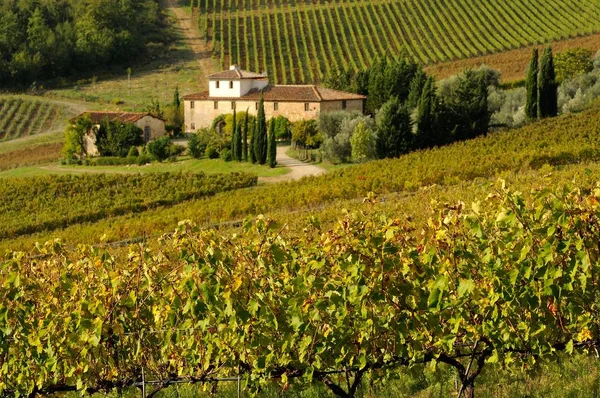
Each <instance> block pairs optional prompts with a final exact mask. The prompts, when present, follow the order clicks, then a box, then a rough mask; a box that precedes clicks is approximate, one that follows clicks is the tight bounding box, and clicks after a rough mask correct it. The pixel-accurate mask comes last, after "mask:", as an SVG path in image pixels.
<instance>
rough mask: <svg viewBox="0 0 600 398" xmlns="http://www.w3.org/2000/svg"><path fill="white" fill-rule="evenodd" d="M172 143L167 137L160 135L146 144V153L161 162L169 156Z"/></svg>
mask: <svg viewBox="0 0 600 398" xmlns="http://www.w3.org/2000/svg"><path fill="white" fill-rule="evenodd" d="M172 145H173V144H172V143H171V139H170V138H169V137H161V138H159V139H157V140H154V141H151V142H149V143H148V145H147V146H146V147H147V149H148V153H149V154H150V155H152V156H153V157H154V159H156V160H158V161H159V162H162V161H163V160H166V159H168V158H169V157H170V156H171V148H170V146H172Z"/></svg>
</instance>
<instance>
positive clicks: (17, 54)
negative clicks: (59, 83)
mask: <svg viewBox="0 0 600 398" xmlns="http://www.w3.org/2000/svg"><path fill="white" fill-rule="evenodd" d="M0 5H1V7H0V85H3V86H7V85H13V84H31V83H32V82H34V81H36V80H38V79H52V78H56V77H65V76H69V75H73V74H78V73H80V72H79V71H82V70H90V69H91V70H93V69H98V68H101V67H102V66H106V65H113V64H123V63H125V62H131V60H132V58H135V57H136V56H141V55H144V54H145V50H146V45H147V44H148V43H165V42H166V41H167V40H169V39H168V36H169V35H165V33H164V24H163V21H162V17H161V13H160V9H159V5H158V3H157V2H156V1H155V0H85V1H76V0H55V1H42V2H40V1H35V0H0Z"/></svg>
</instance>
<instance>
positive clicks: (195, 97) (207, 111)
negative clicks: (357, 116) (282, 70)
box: [183, 65, 366, 132]
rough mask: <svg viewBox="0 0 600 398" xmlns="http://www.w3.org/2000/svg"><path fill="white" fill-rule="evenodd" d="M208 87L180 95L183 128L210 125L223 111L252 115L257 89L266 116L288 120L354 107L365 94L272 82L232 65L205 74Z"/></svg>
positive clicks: (194, 128) (361, 102) (264, 76)
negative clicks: (261, 98)
mask: <svg viewBox="0 0 600 398" xmlns="http://www.w3.org/2000/svg"><path fill="white" fill-rule="evenodd" d="M208 88H209V89H208V91H204V92H201V93H197V94H190V95H186V96H184V97H183V101H184V119H185V131H186V132H193V131H196V130H197V129H199V128H203V127H210V125H211V123H212V121H213V120H214V119H215V118H216V117H217V116H219V115H221V114H224V113H232V112H233V109H236V111H237V112H245V111H246V110H248V111H249V113H251V114H254V115H256V113H257V111H258V103H259V101H260V96H261V93H262V95H263V98H264V104H265V115H266V117H267V119H270V118H272V117H277V116H284V117H286V118H288V119H289V120H290V121H292V122H296V121H298V120H303V119H315V118H316V117H317V116H318V115H319V113H320V112H331V111H341V110H357V111H360V112H362V111H363V105H364V101H365V99H366V97H365V96H364V95H358V94H353V93H347V92H344V91H337V90H331V89H328V88H323V87H318V86H314V85H272V84H269V79H268V78H267V76H266V75H265V74H260V73H254V72H248V71H245V70H242V69H240V68H239V67H238V66H237V65H232V66H231V67H230V69H229V70H226V71H223V72H219V73H216V74H213V75H210V76H209V77H208Z"/></svg>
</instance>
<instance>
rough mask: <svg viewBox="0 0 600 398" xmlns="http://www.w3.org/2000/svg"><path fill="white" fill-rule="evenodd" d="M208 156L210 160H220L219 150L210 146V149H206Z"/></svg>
mask: <svg viewBox="0 0 600 398" xmlns="http://www.w3.org/2000/svg"><path fill="white" fill-rule="evenodd" d="M206 156H207V157H208V158H209V159H218V158H219V151H217V148H214V147H212V146H210V147H208V148H206Z"/></svg>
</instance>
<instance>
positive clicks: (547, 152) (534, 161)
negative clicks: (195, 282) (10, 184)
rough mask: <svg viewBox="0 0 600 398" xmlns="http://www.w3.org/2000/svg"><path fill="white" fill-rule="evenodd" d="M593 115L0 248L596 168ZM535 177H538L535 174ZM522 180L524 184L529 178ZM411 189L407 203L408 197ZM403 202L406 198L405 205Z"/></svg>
mask: <svg viewBox="0 0 600 398" xmlns="http://www.w3.org/2000/svg"><path fill="white" fill-rule="evenodd" d="M599 121H600V106H599V105H596V106H595V107H594V108H592V109H590V110H588V111H586V112H583V113H581V114H575V115H565V116H561V117H558V118H554V119H550V120H545V121H542V122H539V123H535V124H532V125H529V126H527V127H524V128H521V129H516V130H511V131H500V132H496V133H492V134H490V135H488V136H487V137H481V138H477V139H474V140H470V141H466V142H459V143H455V144H453V145H450V146H447V147H443V148H438V149H433V150H428V151H419V152H414V153H412V154H409V155H407V156H403V157H401V158H400V159H396V160H386V161H378V162H371V163H367V164H364V165H359V166H350V167H345V168H343V169H341V170H336V171H333V172H329V173H328V174H327V175H324V176H320V177H311V178H308V179H303V180H301V181H295V182H289V183H283V184H274V185H266V186H260V187H257V188H254V189H251V190H247V191H246V190H244V191H233V192H228V193H221V194H216V195H215V196H213V197H210V198H207V199H201V200H192V201H187V202H186V203H185V204H180V205H174V206H172V207H170V208H168V209H155V210H152V209H151V210H148V211H146V212H144V214H143V216H140V215H136V216H129V215H125V216H118V217H109V218H106V219H101V220H97V221H96V222H94V223H91V224H88V223H85V224H76V225H72V226H69V227H67V228H65V229H63V230H55V231H53V232H52V233H51V234H48V233H36V234H33V235H30V236H22V237H19V238H17V239H14V240H5V241H3V242H0V248H3V249H4V248H14V249H23V248H28V247H31V246H32V245H33V244H34V243H35V242H36V241H38V242H41V241H45V240H48V239H50V238H51V237H61V238H63V239H64V240H65V242H67V243H68V244H77V243H93V242H95V241H97V238H98V237H99V236H102V235H105V239H106V240H107V241H120V240H124V239H135V238H139V237H141V236H143V235H145V234H148V231H152V232H153V233H154V234H156V235H160V234H161V233H163V232H168V231H169V230H171V229H172V228H173V226H174V225H176V223H177V222H178V221H179V220H182V219H190V220H193V221H194V222H197V223H198V224H202V225H212V224H214V223H222V222H228V221H232V220H233V221H238V220H241V219H244V218H245V217H247V216H249V215H255V214H260V213H266V214H271V213H272V212H276V213H283V214H285V213H290V214H291V216H290V222H292V223H293V222H295V220H294V219H295V218H297V215H295V213H296V212H310V213H314V212H317V211H319V210H322V211H324V212H326V213H327V214H329V215H332V214H339V209H340V206H343V205H340V204H339V203H338V202H340V201H345V200H351V201H352V200H358V201H359V202H360V201H361V200H362V198H363V197H364V196H365V195H367V193H368V192H374V193H376V194H378V195H387V194H392V195H393V196H392V198H394V199H392V202H393V201H395V200H401V201H402V202H403V203H404V206H405V207H407V208H412V209H415V212H418V210H417V209H418V208H419V207H422V206H423V203H428V202H427V200H425V201H423V195H426V194H427V192H429V190H430V188H428V187H431V186H432V185H434V186H440V187H443V188H440V189H439V190H434V192H436V193H437V194H441V195H443V194H444V191H445V190H450V187H459V188H460V189H458V191H457V192H462V195H463V196H466V195H469V196H470V195H472V193H471V192H481V191H480V187H481V186H483V187H486V186H487V185H486V184H488V183H489V182H492V181H494V180H495V178H497V177H498V176H503V177H505V178H508V177H510V176H513V175H518V176H520V175H523V176H527V175H528V173H533V176H537V175H540V177H539V178H542V177H543V176H544V175H546V174H547V173H548V168H549V170H550V171H552V170H553V168H562V167H570V166H576V165H578V167H579V169H577V170H578V171H573V170H571V171H570V173H571V174H574V173H577V174H578V175H581V174H582V173H583V171H584V170H585V169H586V168H587V167H588V166H585V167H584V165H587V164H590V166H589V168H590V169H592V170H596V168H595V167H594V165H596V163H594V162H597V161H599V160H600V151H599V150H598V148H599V147H600V145H599V142H600V124H599V123H600V122H599ZM564 175H565V176H568V175H569V172H566V171H565V172H564ZM532 178H533V177H532ZM567 180H568V179H567ZM526 181H527V180H526ZM542 181H545V180H544V179H543V178H542ZM557 181H564V180H557ZM544 183H545V182H544ZM465 184H466V185H465ZM522 184H523V186H525V187H527V186H530V185H531V184H533V182H531V181H529V182H527V183H526V182H523V183H522ZM23 195H25V196H27V194H23ZM394 195H398V197H399V198H400V199H397V197H396V196H394ZM427 195H429V194H427ZM457 195H458V194H457ZM413 196H414V197H415V198H416V199H415V202H411V199H410V198H411V197H413ZM459 197H460V195H459ZM409 202H410V203H412V204H410V205H409V204H408V203H409ZM286 217H287V216H286Z"/></svg>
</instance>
